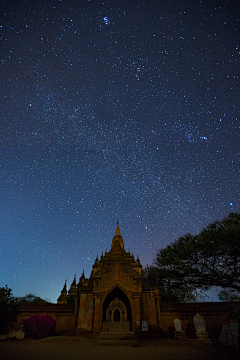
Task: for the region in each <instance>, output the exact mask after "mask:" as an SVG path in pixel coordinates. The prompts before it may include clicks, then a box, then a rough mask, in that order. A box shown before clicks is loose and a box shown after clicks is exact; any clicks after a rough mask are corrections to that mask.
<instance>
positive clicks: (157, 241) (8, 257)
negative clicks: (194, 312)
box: [0, 0, 240, 302]
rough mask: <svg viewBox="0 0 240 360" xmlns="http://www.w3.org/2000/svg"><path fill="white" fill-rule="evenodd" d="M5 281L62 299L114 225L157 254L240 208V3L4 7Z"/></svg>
mask: <svg viewBox="0 0 240 360" xmlns="http://www.w3.org/2000/svg"><path fill="white" fill-rule="evenodd" d="M0 26H1V28H0V31H1V45H0V46H1V47H0V49H1V51H0V56H1V58H0V60H1V70H0V71H1V72H0V78H1V88H0V92H1V96H0V99H1V109H0V172H1V183H0V196H1V200H0V286H5V285H6V284H7V285H8V286H9V287H10V288H11V289H12V290H13V294H14V295H15V296H24V295H26V294H27V293H34V294H35V295H37V296H40V297H42V298H48V299H51V301H53V302H56V299H57V297H58V296H59V295H60V291H61V289H62V287H63V285H64V282H65V279H67V287H68V288H69V287H70V285H71V282H72V280H73V277H74V275H75V273H76V275H77V279H78V278H79V277H80V276H81V274H82V270H83V269H84V271H85V275H86V276H87V277H89V275H90V272H91V269H92V264H93V262H94V260H95V258H96V256H97V254H98V255H101V253H102V252H103V253H105V250H106V249H107V250H108V251H109V250H110V247H111V241H112V238H113V236H114V234H115V230H116V224H117V220H118V221H119V224H120V230H121V234H122V236H123V240H124V244H125V249H126V251H128V250H130V251H131V252H133V254H134V255H135V258H136V256H137V254H138V255H139V258H140V261H141V263H142V265H143V266H146V264H151V263H152V262H153V259H154V257H155V256H156V252H157V250H158V249H161V248H163V247H165V246H166V245H168V244H169V243H170V242H173V241H174V240H175V239H177V238H178V237H179V236H181V235H183V234H185V233H187V232H190V233H193V234H195V233H198V232H199V231H201V230H202V228H203V227H205V226H206V225H208V224H209V223H210V222H212V221H215V220H221V219H222V218H224V217H226V216H227V215H228V214H229V212H240V170H239V169H240V166H239V165H240V164H239V159H240V116H239V93H240V86H239V76H240V72H239V69H240V67H239V65H240V63H239V58H240V39H239V38H240V6H239V5H238V1H232V0H231V1H224V0H223V1H220V0H218V1H213V0H203V1H199V0H196V1H174V0H172V1H157V0H156V1H150V0H149V1H147V0H146V1H138V0H134V1H133V0H129V1H127V0H116V1H110V0H109V1H100V0H95V1H94V0H88V1H87V0H81V1H80V0H79V1H77V0H76V1H73V0H62V1H59V0H53V1H51V0H48V1H45V0H43V1H35V0H25V1H23V0H18V1H12V0H5V1H2V4H1V25H0Z"/></svg>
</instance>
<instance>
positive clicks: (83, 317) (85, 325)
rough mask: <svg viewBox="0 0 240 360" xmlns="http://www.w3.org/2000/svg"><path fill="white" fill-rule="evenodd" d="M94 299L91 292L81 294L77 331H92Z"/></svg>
mask: <svg viewBox="0 0 240 360" xmlns="http://www.w3.org/2000/svg"><path fill="white" fill-rule="evenodd" d="M93 320H94V299H93V294H84V293H83V294H81V295H80V306H79V314H78V326H77V331H79V332H85V331H88V332H90V331H93Z"/></svg>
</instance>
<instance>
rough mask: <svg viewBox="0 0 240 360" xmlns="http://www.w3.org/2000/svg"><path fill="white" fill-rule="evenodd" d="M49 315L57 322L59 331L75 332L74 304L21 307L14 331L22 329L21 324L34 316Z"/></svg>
mask: <svg viewBox="0 0 240 360" xmlns="http://www.w3.org/2000/svg"><path fill="white" fill-rule="evenodd" d="M36 314H37V315H49V316H52V317H53V319H54V320H55V321H56V328H57V331H60V332H61V331H74V304H69V305H67V304H64V305H60V304H39V305H29V304H28V305H25V304H24V305H21V306H20V307H19V314H18V317H17V323H15V325H14V330H20V329H21V328H22V325H21V322H22V320H23V319H27V318H29V317H30V316H32V315H36Z"/></svg>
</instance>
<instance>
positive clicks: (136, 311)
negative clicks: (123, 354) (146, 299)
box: [133, 295, 141, 332]
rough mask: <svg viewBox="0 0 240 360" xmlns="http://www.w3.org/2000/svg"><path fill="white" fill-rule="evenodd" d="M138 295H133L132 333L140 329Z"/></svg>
mask: <svg viewBox="0 0 240 360" xmlns="http://www.w3.org/2000/svg"><path fill="white" fill-rule="evenodd" d="M140 297H141V296H140V295H133V301H134V316H133V321H134V323H133V331H134V332H136V331H140V329H141V316H140Z"/></svg>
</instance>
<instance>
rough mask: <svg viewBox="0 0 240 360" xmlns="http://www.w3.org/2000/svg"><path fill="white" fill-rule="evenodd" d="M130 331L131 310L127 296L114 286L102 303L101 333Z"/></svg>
mask: <svg viewBox="0 0 240 360" xmlns="http://www.w3.org/2000/svg"><path fill="white" fill-rule="evenodd" d="M130 330H132V308H131V305H130V302H129V300H128V297H127V295H126V294H125V293H124V292H123V291H122V290H121V289H120V288H119V287H118V286H116V287H115V288H114V289H113V290H112V291H111V292H110V293H109V294H108V295H107V297H106V299H105V301H104V303H103V323H102V331H130Z"/></svg>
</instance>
